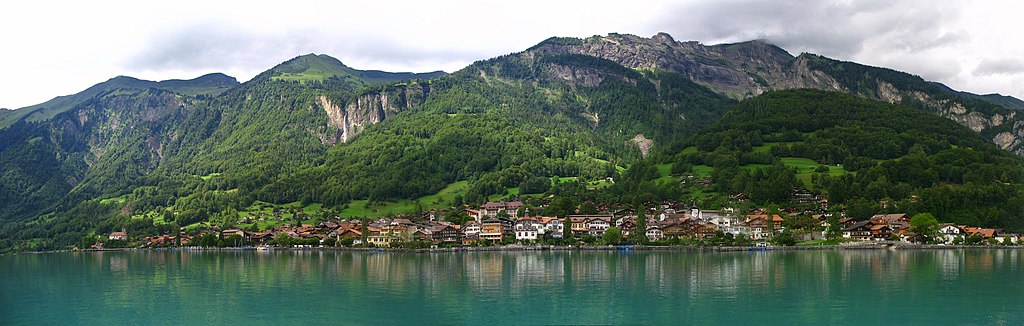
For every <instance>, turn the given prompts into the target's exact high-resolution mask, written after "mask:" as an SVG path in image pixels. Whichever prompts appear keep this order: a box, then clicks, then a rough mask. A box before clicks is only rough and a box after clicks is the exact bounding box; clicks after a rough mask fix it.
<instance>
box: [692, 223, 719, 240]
mask: <svg viewBox="0 0 1024 326" xmlns="http://www.w3.org/2000/svg"><path fill="white" fill-rule="evenodd" d="M716 231H718V227H716V226H715V225H714V224H710V223H705V222H695V223H691V224H690V228H689V230H687V232H686V235H687V236H689V237H693V238H700V239H710V238H714V237H715V232H716Z"/></svg>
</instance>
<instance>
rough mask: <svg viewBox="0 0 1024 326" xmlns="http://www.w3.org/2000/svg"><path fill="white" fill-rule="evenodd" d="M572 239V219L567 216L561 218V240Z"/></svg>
mask: <svg viewBox="0 0 1024 326" xmlns="http://www.w3.org/2000/svg"><path fill="white" fill-rule="evenodd" d="M569 239H572V219H571V218H569V216H568V215H566V216H565V217H563V218H562V240H569Z"/></svg>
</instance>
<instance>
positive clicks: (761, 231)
mask: <svg viewBox="0 0 1024 326" xmlns="http://www.w3.org/2000/svg"><path fill="white" fill-rule="evenodd" d="M744 224H746V226H747V228H748V229H749V230H750V239H751V240H755V241H756V240H761V239H768V237H769V236H770V235H771V231H770V230H769V228H768V220H767V216H766V215H754V216H748V218H747V220H746V221H745V222H744Z"/></svg>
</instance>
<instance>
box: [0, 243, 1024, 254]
mask: <svg viewBox="0 0 1024 326" xmlns="http://www.w3.org/2000/svg"><path fill="white" fill-rule="evenodd" d="M883 249H891V250H941V249H957V250H960V249H1024V246H1021V245H1017V246H967V245H925V244H886V243H863V244H848V245H838V246H782V247H737V246H722V247H704V246H639V245H630V246H556V245H531V246H526V245H512V246H493V247H453V248H419V249H409V248H353V247H315V248H286V247H271V248H270V250H268V251H353V252H371V253H427V254H429V253H465V252H515V251H621V252H633V251H678V252H742V251H750V252H755V251H808V250H819V251H827V250H883ZM121 251H156V252H159V251H192V252H201V251H260V250H257V248H256V247H226V248H216V247H213V248H206V247H166V248H108V249H86V250H53V251H25V252H15V253H5V254H2V255H0V256H7V255H20V254H50V253H67V252H75V253H77V252H82V253H88V252H121Z"/></svg>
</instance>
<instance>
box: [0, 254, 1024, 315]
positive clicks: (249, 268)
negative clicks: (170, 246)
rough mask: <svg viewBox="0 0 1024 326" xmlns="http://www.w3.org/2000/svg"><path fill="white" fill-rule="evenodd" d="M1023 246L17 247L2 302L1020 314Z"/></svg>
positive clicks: (212, 310) (424, 311)
mask: <svg viewBox="0 0 1024 326" xmlns="http://www.w3.org/2000/svg"><path fill="white" fill-rule="evenodd" d="M1020 253H1021V251H1019V250H1005V249H1002V250H1000V249H992V250H983V249H979V250H920V251H889V250H862V251H827V250H825V251H806V252H804V251H801V252H730V253H716V252H634V253H618V252H604V251H593V252H590V251H580V252H577V251H572V252H479V253H443V254H397V253H387V254H374V253H367V252H346V251H280V252H271V253H256V252H251V251H237V252H232V251H228V252H189V251H160V252H156V251H153V252H99V253H66V254H47V255H17V256H4V257H0V271H2V272H3V274H2V275H3V276H4V277H2V278H0V289H2V291H0V295H2V296H0V298H2V299H3V301H2V302H0V307H3V308H0V309H2V310H0V316H2V317H3V319H4V320H9V321H14V323H15V324H22V323H42V324H58V323H89V324H94V323H102V322H133V323H143V324H148V323H155V324H172V323H186V324H210V323H235V322H237V321H238V320H242V319H244V320H247V321H248V320H251V321H252V322H251V323H253V324H277V323H290V322H294V321H296V320H303V321H313V322H316V321H321V322H323V323H336V322H337V321H339V320H343V321H344V323H352V324H381V323H384V324H394V323H403V324H408V323H423V322H427V321H434V322H437V323H444V324H449V323H456V324H461V323H470V324H480V323H497V324H545V323H568V322H571V323H655V324H662V323H693V322H699V323H710V322H712V321H713V322H732V323H749V322H767V321H772V322H789V323H815V324H823V323H824V324H835V323H844V324H846V323H865V324H880V323H888V322H891V321H892V319H891V318H892V316H897V315H899V316H903V317H902V318H904V320H905V321H906V322H907V323H925V322H939V323H946V324H948V323H958V322H957V321H962V322H966V323H983V324H991V323H1020V322H1022V321H1024V317H1022V316H1021V312H1020V311H1019V300H1020V297H1019V293H1022V290H1024V285H1021V282H1018V281H1017V276H1018V275H1020V274H1021V272H1024V261H1022V260H1021V258H1020V257H1019V256H1020ZM963 298H972V300H970V301H969V302H964V300H962V299H963ZM937 307H942V308H941V309H937ZM864 311H871V312H872V313H870V314H866V313H863V312H864ZM240 318H241V319H240ZM309 318H312V320H311V319H309ZM765 318H768V319H765Z"/></svg>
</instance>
